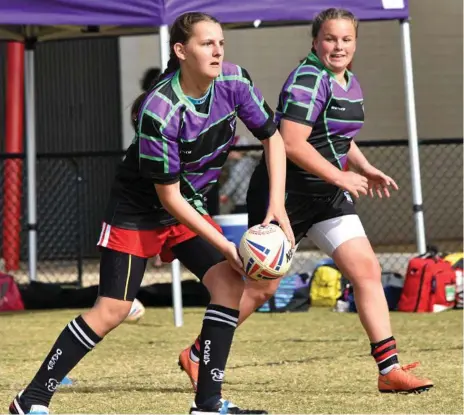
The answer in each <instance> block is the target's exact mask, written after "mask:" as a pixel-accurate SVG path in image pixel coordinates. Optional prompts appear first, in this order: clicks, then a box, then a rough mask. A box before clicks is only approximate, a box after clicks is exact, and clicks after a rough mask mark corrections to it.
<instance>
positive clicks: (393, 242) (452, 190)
mask: <svg viewBox="0 0 464 415" xmlns="http://www.w3.org/2000/svg"><path fill="white" fill-rule="evenodd" d="M358 145H359V146H360V147H362V151H363V153H364V154H365V155H366V157H367V158H368V159H369V160H370V161H371V162H372V164H374V165H375V166H377V167H378V168H380V169H381V170H383V171H384V172H386V173H387V174H389V175H390V176H392V177H393V178H394V179H395V180H396V181H397V182H398V184H399V186H400V189H399V191H398V192H395V193H394V194H393V195H392V197H391V198H390V199H385V198H384V199H382V200H380V199H378V198H375V199H370V198H361V199H360V200H359V201H358V202H357V210H358V213H359V215H360V217H361V219H362V222H363V224H364V227H365V229H366V232H367V234H368V236H369V238H370V240H371V243H372V245H373V246H374V249H375V250H376V252H377V254H378V256H379V259H380V262H381V264H382V267H383V268H384V269H388V270H392V271H397V272H401V273H402V272H404V270H405V267H406V264H407V261H408V259H409V258H410V257H411V255H413V254H414V253H415V252H416V248H415V227H414V218H413V212H412V205H413V201H412V185H411V175H410V167H409V166H410V163H409V151H408V147H407V145H408V143H407V141H406V140H404V141H382V142H360V143H358ZM236 149H237V150H239V151H240V153H241V154H242V157H248V158H249V159H250V160H251V163H250V165H249V166H248V167H250V166H252V165H253V164H255V163H256V160H257V158H258V157H259V151H257V149H258V148H257V147H256V146H255V147H252V146H245V147H237V148H236ZM122 157H123V152H99V153H74V154H73V153H71V154H39V155H38V157H37V185H36V192H37V226H38V228H37V240H38V243H37V254H38V269H37V280H38V281H41V282H50V283H58V284H65V285H79V286H89V285H95V284H98V273H99V253H98V250H97V248H96V242H97V239H98V236H99V234H100V228H101V220H102V217H103V212H104V209H105V206H106V202H107V199H108V196H109V190H110V187H111V184H112V181H113V177H114V174H115V171H116V167H117V164H118V162H119V161H120V160H121V158H122ZM420 161H421V175H422V192H423V202H424V215H425V225H426V237H427V243H428V244H429V245H435V246H437V247H438V248H439V250H441V251H447V252H451V251H460V250H462V238H463V189H462V184H463V163H462V140H461V139H453V140H451V139H447V140H427V141H422V142H421V145H420ZM237 162H238V160H230V161H229V162H228V168H227V169H226V170H225V171H224V175H223V177H222V178H221V180H220V186H219V198H220V200H221V204H220V208H219V209H220V213H232V212H240V211H241V209H242V207H241V206H240V205H241V203H243V197H241V196H243V192H244V191H245V189H246V186H244V183H247V182H248V180H249V176H250V174H251V171H252V168H240V169H234V163H237ZM231 173H233V174H231ZM0 186H1V188H2V191H1V192H0V211H1V212H2V221H1V222H0V223H1V225H0V227H1V232H2V238H1V245H0V249H1V253H2V255H1V260H0V261H1V262H0V268H1V269H2V270H3V271H4V272H7V273H9V274H11V275H13V276H15V278H16V280H17V281H18V283H27V282H28V281H29V276H28V275H29V273H28V263H27V261H28V229H29V225H28V206H27V186H28V183H27V172H26V169H25V159H24V155H6V154H0ZM234 188H236V189H239V191H238V192H236V194H234V192H233V190H231V189H234ZM215 197H217V196H215ZM322 257H323V255H322V254H321V253H320V252H319V251H318V250H317V249H316V247H315V246H314V245H312V243H311V241H309V240H304V241H303V242H302V244H301V245H300V249H299V252H298V253H297V255H296V257H295V260H294V262H293V267H292V271H293V272H299V271H311V268H312V267H313V266H314V264H315V262H316V261H318V260H319V259H320V258H322ZM183 277H184V278H192V275H191V274H189V273H188V272H186V271H185V270H184V272H183ZM170 281H171V268H170V265H168V264H162V265H159V264H158V263H157V261H156V259H155V258H152V259H150V261H149V264H148V266H147V273H146V276H145V278H144V282H143V284H144V285H147V284H153V283H161V282H170Z"/></svg>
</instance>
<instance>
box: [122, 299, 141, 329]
mask: <svg viewBox="0 0 464 415" xmlns="http://www.w3.org/2000/svg"><path fill="white" fill-rule="evenodd" d="M144 314H145V307H144V306H143V304H142V303H141V302H140V301H139V300H137V298H136V299H134V301H133V302H132V306H131V309H130V311H129V314H128V316H127V317H126V319H125V320H124V322H126V323H137V322H138V321H139V320H140V319H141V318H142V317H143V315H144Z"/></svg>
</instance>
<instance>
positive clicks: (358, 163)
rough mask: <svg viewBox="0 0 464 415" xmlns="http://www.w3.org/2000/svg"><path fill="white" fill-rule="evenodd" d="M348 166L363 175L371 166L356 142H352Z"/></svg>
mask: <svg viewBox="0 0 464 415" xmlns="http://www.w3.org/2000/svg"><path fill="white" fill-rule="evenodd" d="M347 156H348V164H349V165H350V167H353V168H354V169H355V170H357V171H358V172H360V173H362V172H363V171H364V170H365V169H366V168H367V167H369V166H370V163H369V161H368V160H367V158H366V157H365V156H364V154H363V153H362V151H361V150H360V148H359V147H358V146H357V144H356V143H355V142H354V141H351V145H350V149H349V151H348V154H347Z"/></svg>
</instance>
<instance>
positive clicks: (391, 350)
mask: <svg viewBox="0 0 464 415" xmlns="http://www.w3.org/2000/svg"><path fill="white" fill-rule="evenodd" d="M371 355H372V356H373V357H374V359H375V361H376V363H377V366H378V367H379V372H380V374H381V375H386V374H387V373H388V372H390V371H391V370H392V369H393V368H394V367H396V366H399V362H398V350H397V349H396V340H395V338H394V337H393V336H392V337H389V338H387V339H385V340H382V341H380V342H378V343H371Z"/></svg>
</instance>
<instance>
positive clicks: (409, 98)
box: [401, 20, 427, 253]
mask: <svg viewBox="0 0 464 415" xmlns="http://www.w3.org/2000/svg"><path fill="white" fill-rule="evenodd" d="M401 40H402V46H403V69H404V82H405V91H406V116H407V123H408V138H409V162H410V166H411V180H412V197H413V212H414V221H415V227H416V243H417V251H418V252H419V253H425V252H426V250H427V244H426V239H425V225H424V211H423V206H422V184H421V176H420V161H419V145H418V139H417V119H416V105H415V99H414V81H413V71H412V55H411V33H410V29H409V21H408V20H402V21H401Z"/></svg>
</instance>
